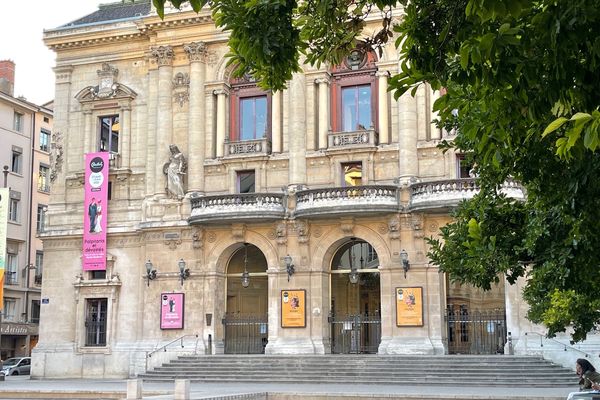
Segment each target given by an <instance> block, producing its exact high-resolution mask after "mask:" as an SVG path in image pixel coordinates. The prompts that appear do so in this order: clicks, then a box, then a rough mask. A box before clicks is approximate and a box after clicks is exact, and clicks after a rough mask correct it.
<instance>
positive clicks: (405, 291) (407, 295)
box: [396, 287, 423, 326]
mask: <svg viewBox="0 0 600 400" xmlns="http://www.w3.org/2000/svg"><path fill="white" fill-rule="evenodd" d="M396 326H423V288H422V287H403V288H396Z"/></svg>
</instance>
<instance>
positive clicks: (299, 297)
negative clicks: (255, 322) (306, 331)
mask: <svg viewBox="0 0 600 400" xmlns="http://www.w3.org/2000/svg"><path fill="white" fill-rule="evenodd" d="M281 327H282V328H304V327H306V290H304V289H301V290H282V291H281Z"/></svg>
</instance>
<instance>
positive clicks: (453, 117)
mask: <svg viewBox="0 0 600 400" xmlns="http://www.w3.org/2000/svg"><path fill="white" fill-rule="evenodd" d="M165 1H166V0H153V2H154V4H155V6H156V7H157V10H158V12H159V14H161V13H162V9H163V8H162V7H163V6H164V3H165ZM171 3H173V4H174V5H175V6H179V5H180V3H182V1H179V0H172V1H171ZM190 3H191V4H192V6H193V8H194V9H195V10H196V11H199V10H200V9H201V7H203V6H204V5H206V4H209V5H210V7H211V9H212V12H213V19H214V20H215V21H216V24H217V25H218V26H220V27H222V28H223V29H225V30H228V31H229V32H230V42H229V44H230V48H231V54H230V56H231V60H230V62H231V63H235V65H238V68H237V73H238V74H242V73H244V72H250V73H251V74H252V75H253V76H255V77H256V78H257V80H259V81H260V82H261V85H263V87H268V88H272V89H282V88H284V87H285V84H286V82H287V81H288V80H289V79H291V77H292V74H293V73H294V72H296V71H299V70H300V59H301V57H304V59H305V60H306V61H307V62H309V63H313V64H320V63H322V62H329V63H332V64H336V63H339V62H340V60H341V59H342V57H343V56H344V55H346V54H347V53H348V52H349V51H350V50H351V49H352V48H354V47H355V46H357V45H363V46H369V47H373V48H375V49H378V48H381V46H382V45H383V44H385V43H386V42H387V41H388V40H390V39H392V38H393V39H395V40H396V42H395V44H396V46H398V47H399V48H400V53H401V57H402V59H403V63H402V69H401V72H400V73H399V74H398V75H396V76H394V77H393V78H392V79H391V80H390V86H391V88H392V90H394V91H395V96H396V97H398V96H400V95H402V94H403V93H404V92H405V91H407V90H410V89H413V90H414V89H415V88H416V87H417V86H418V85H420V84H423V83H424V82H427V83H429V84H430V85H431V87H432V88H434V89H440V88H444V91H445V95H444V96H442V97H441V98H440V99H439V100H438V101H436V103H435V105H434V108H435V109H436V110H437V111H439V115H440V119H439V124H440V125H443V126H446V127H450V126H452V127H455V128H457V129H458V134H457V136H456V138H455V140H454V141H453V142H452V143H444V144H443V146H444V147H445V148H450V147H456V148H459V149H461V150H462V151H465V152H469V153H471V154H472V157H473V160H474V161H475V163H476V165H477V166H478V174H479V177H480V178H479V182H480V186H481V192H480V194H479V195H478V196H476V197H475V198H474V199H473V200H471V201H468V202H465V203H463V204H461V206H460V207H459V208H458V210H457V211H456V213H455V215H454V216H455V222H453V223H451V224H449V225H447V226H446V227H444V228H443V229H442V232H441V239H436V238H432V239H430V241H429V243H430V245H431V250H430V252H429V256H430V258H431V259H432V261H433V262H434V263H436V264H437V265H438V266H439V267H440V270H441V271H443V272H446V273H448V274H449V276H450V278H451V279H453V280H458V281H460V282H465V283H471V284H474V285H476V286H478V287H482V288H489V287H490V283H491V282H493V281H495V280H497V279H499V276H502V275H505V276H506V277H507V278H508V280H509V282H514V281H515V280H516V279H517V278H519V277H523V276H526V277H527V286H526V288H525V292H524V298H525V299H526V300H527V302H528V303H529V305H530V311H529V314H528V317H529V318H530V319H531V320H532V321H534V322H543V323H544V324H545V325H546V326H547V327H548V333H549V335H554V334H555V333H556V332H560V331H564V330H565V329H566V327H568V326H569V325H572V326H573V327H574V333H573V338H574V339H575V340H581V339H583V338H585V336H586V333H587V332H589V331H590V330H591V329H593V328H594V327H595V325H596V324H597V323H598V321H599V319H600V295H599V294H598V293H600V274H598V261H597V259H598V256H597V255H598V254H600V229H599V228H598V226H599V224H598V221H600V200H599V199H600V180H599V179H598V178H597V175H598V170H599V168H600V158H599V157H600V156H599V155H598V153H597V150H598V147H599V146H600V139H599V136H598V135H599V127H600V111H599V110H598V107H599V105H600V91H599V90H598V89H599V88H600V74H598V72H597V71H598V67H599V64H600V29H598V27H599V26H600V5H598V4H597V1H596V0H570V1H556V0H537V1H533V0H413V1H410V2H409V1H408V0H400V1H366V0H355V1H347V2H338V1H333V0H322V1H315V0H306V1H302V2H300V1H292V0H279V1H277V0H251V1H240V0H216V1H212V2H210V3H208V2H207V1H204V0H191V1H190ZM400 7H402V8H403V10H404V13H405V15H404V17H403V19H402V20H401V21H400V22H399V23H396V22H395V21H394V20H393V18H392V11H393V10H394V9H397V8H400ZM373 12H377V13H381V14H380V15H381V17H382V20H383V24H382V28H381V30H380V31H379V32H376V33H375V34H374V35H373V36H372V37H369V38H364V37H361V34H362V30H363V28H364V26H365V24H366V22H365V20H366V18H367V16H368V15H370V14H372V13H373ZM393 31H394V32H395V34H393ZM359 39H360V40H359ZM509 178H512V179H515V180H517V181H519V182H521V184H522V185H523V187H524V188H525V189H526V191H527V199H526V200H525V201H522V202H518V201H514V200H512V199H509V198H506V197H504V196H503V195H502V192H501V190H500V189H501V185H502V183H503V182H504V181H506V180H507V179H509Z"/></svg>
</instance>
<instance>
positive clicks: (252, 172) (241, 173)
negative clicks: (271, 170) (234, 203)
mask: <svg viewBox="0 0 600 400" xmlns="http://www.w3.org/2000/svg"><path fill="white" fill-rule="evenodd" d="M235 176H236V190H237V193H239V194H244V193H256V170H254V169H247V170H240V171H236V175H235ZM243 176H253V177H254V182H253V184H252V187H253V190H252V191H247V192H242V191H241V190H242V187H241V184H242V178H243Z"/></svg>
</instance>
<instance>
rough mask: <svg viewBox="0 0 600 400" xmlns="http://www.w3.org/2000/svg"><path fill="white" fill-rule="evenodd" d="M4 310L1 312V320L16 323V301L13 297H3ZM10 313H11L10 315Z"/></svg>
mask: <svg viewBox="0 0 600 400" xmlns="http://www.w3.org/2000/svg"><path fill="white" fill-rule="evenodd" d="M3 305H4V309H3V310H2V318H3V320H4V321H7V322H16V320H15V313H16V311H17V299H16V298H14V297H5V298H4V299H3ZM11 311H12V313H11Z"/></svg>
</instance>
